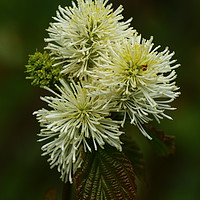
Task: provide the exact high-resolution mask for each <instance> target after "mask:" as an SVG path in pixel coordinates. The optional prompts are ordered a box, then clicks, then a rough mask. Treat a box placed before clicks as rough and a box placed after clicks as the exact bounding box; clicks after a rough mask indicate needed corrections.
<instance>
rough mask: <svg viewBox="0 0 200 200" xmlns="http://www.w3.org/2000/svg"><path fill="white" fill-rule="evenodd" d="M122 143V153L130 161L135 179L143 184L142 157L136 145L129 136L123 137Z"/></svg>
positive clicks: (143, 166)
mask: <svg viewBox="0 0 200 200" xmlns="http://www.w3.org/2000/svg"><path fill="white" fill-rule="evenodd" d="M121 141H122V142H123V152H124V154H125V155H126V156H127V157H128V159H129V160H130V161H131V163H132V165H133V168H134V172H135V174H136V176H137V178H138V179H139V180H140V181H142V182H144V181H145V165H144V156H143V154H142V152H141V150H140V148H139V146H138V145H137V143H136V142H135V141H134V140H133V139H132V138H131V137H129V136H127V135H123V136H122V137H121Z"/></svg>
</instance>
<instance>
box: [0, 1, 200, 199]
mask: <svg viewBox="0 0 200 200" xmlns="http://www.w3.org/2000/svg"><path fill="white" fill-rule="evenodd" d="M110 2H113V4H114V7H115V8H116V7H117V6H118V5H120V4H123V5H124V8H125V10H124V12H123V14H124V16H125V18H126V19H128V18H130V17H133V23H132V25H133V26H134V27H135V28H136V29H137V30H138V32H139V33H141V34H142V36H143V37H145V38H147V39H148V38H150V36H151V35H153V36H154V42H155V45H159V44H160V45H161V46H162V47H161V49H164V47H165V46H169V49H170V50H171V51H175V52H176V54H175V58H176V59H177V60H178V63H181V67H180V68H179V69H177V73H178V79H177V84H178V85H179V86H180V87H181V92H182V95H181V96H180V97H179V98H178V99H177V100H176V101H175V102H174V103H173V106H174V107H177V108H178V109H177V110H176V111H175V112H169V115H172V117H173V118H174V120H173V121H169V120H162V122H161V124H159V125H157V124H156V127H158V128H159V129H162V130H164V131H165V133H166V134H167V135H175V142H176V153H175V155H173V156H169V157H167V158H161V157H156V156H155V154H154V153H153V152H152V149H151V147H150V146H149V145H148V144H147V139H146V138H144V137H143V136H142V135H141V134H139V133H138V132H137V131H133V127H132V126H127V127H126V128H127V131H131V132H132V133H133V137H134V138H135V139H137V140H138V141H139V142H140V144H141V148H142V151H144V152H145V153H144V155H145V162H146V168H147V173H146V174H147V175H148V177H147V183H146V184H143V185H142V184H141V187H140V188H139V193H138V200H146V199H148V200H198V199H200V195H199V177H200V157H199V151H200V145H199V140H200V136H199V134H198V123H199V110H200V105H199V101H200V91H199V90H200V84H199V73H200V37H199V34H200V27H199V19H200V1H198V0H190V1H186V0H177V1H174V0H168V1H159V0H140V1H138V0H124V1H123V0H110ZM59 4H60V5H62V6H64V5H69V4H70V1H67V0H51V1H49V0H43V1H39V0H34V1H33V0H29V1H25V0H18V1H16V0H9V1H3V0H2V1H0V91H1V95H0V110H1V112H0V126H1V133H0V157H1V165H0V173H1V174H0V177H1V178H0V190H1V191H0V199H5V200H7V199H8V200H12V199H14V200H23V199H25V200H26V199H28V200H43V199H45V198H46V199H48V194H49V193H48V192H49V191H54V192H53V195H54V197H55V196H56V197H55V198H57V199H60V198H61V196H59V195H61V190H62V183H61V181H60V179H59V178H58V177H59V173H57V171H56V169H53V170H50V169H49V164H48V163H47V162H46V158H42V157H41V156H40V154H41V151H40V147H41V144H38V143H37V142H36V141H37V139H38V138H37V135H36V134H37V133H38V132H39V125H38V124H37V123H36V121H35V119H34V117H33V116H32V112H33V111H35V110H38V109H39V108H41V107H42V106H43V104H42V102H41V101H40V99H39V96H41V95H44V94H43V93H44V91H43V90H42V89H39V88H35V87H32V86H31V85H30V82H29V81H27V80H25V75H24V71H25V65H26V64H27V62H28V55H29V54H33V53H34V52H35V50H36V49H38V51H43V47H44V46H45V45H46V44H45V43H44V40H43V39H44V38H45V37H47V32H46V31H45V29H46V28H48V25H49V22H51V21H53V19H52V16H55V12H56V9H57V7H58V5H59ZM134 130H135V129H134ZM134 132H135V133H134ZM51 194H52V193H51ZM53 195H52V196H53Z"/></svg>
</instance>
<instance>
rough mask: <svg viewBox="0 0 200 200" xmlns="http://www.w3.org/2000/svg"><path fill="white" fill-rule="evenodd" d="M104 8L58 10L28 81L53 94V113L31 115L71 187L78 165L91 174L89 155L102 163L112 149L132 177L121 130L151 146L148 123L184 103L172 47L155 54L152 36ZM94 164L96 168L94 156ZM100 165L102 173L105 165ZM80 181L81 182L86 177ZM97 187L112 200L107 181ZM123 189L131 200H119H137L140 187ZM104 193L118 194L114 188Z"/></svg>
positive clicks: (81, 5) (82, 5)
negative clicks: (132, 131)
mask: <svg viewBox="0 0 200 200" xmlns="http://www.w3.org/2000/svg"><path fill="white" fill-rule="evenodd" d="M107 3H108V1H107V0H94V1H92V0H77V2H76V3H74V2H72V7H65V8H62V7H60V6H59V7H58V11H57V13H56V17H53V19H54V22H53V23H51V24H50V27H49V28H48V29H47V31H48V33H49V37H48V38H46V39H45V42H46V43H47V46H46V47H45V49H46V51H45V53H44V54H41V53H39V52H36V54H35V55H32V56H30V58H29V63H28V65H27V73H28V76H27V78H28V79H31V80H32V83H33V84H35V85H38V86H40V87H43V88H44V89H47V90H48V91H50V92H51V93H52V95H53V96H47V97H42V98H41V99H42V100H43V101H45V102H46V103H47V104H48V106H49V109H44V108H43V109H41V110H38V111H36V112H34V114H35V115H36V116H37V119H38V121H39V122H40V125H41V132H40V134H39V137H40V139H39V141H46V144H44V145H43V146H42V150H43V151H44V153H43V155H49V159H48V161H49V162H50V165H51V167H57V169H58V171H59V172H60V173H61V178H62V180H63V181H64V182H67V181H69V182H70V183H72V182H73V180H74V174H76V173H77V172H78V169H79V168H80V167H81V166H82V167H83V166H84V167H83V169H85V170H86V169H87V164H88V165H89V161H87V158H88V156H87V155H89V154H87V152H92V153H93V154H95V152H96V154H97V155H98V156H99V157H98V159H100V157H101V156H102V157H103V156H105V152H106V151H108V152H109V151H110V150H107V149H109V148H111V149H112V148H113V147H114V148H116V151H117V152H118V153H119V156H121V157H120V158H123V159H121V160H120V159H119V160H120V162H122V163H121V166H123V161H122V160H124V163H126V164H127V165H128V166H129V167H130V169H131V170H134V167H133V168H132V164H131V159H130V158H128V156H127V155H128V154H127V155H126V151H125V149H126V146H125V145H126V142H125V141H124V140H123V139H122V138H123V137H124V136H125V137H126V135H127V133H125V132H124V130H123V126H124V124H125V123H131V124H133V125H135V126H136V127H138V128H139V130H140V131H141V133H142V134H143V135H144V136H146V137H147V138H148V139H150V140H151V139H152V138H153V137H152V136H151V134H149V133H148V131H147V130H146V128H145V124H147V123H148V122H149V121H151V120H153V118H154V119H156V120H157V121H158V122H160V119H162V118H163V117H166V118H169V119H171V117H170V116H168V115H167V114H166V113H165V111H166V110H173V109H174V108H172V107H171V106H170V105H169V103H171V102H172V101H173V100H174V99H175V98H176V97H178V96H179V91H178V89H179V88H178V87H177V86H176V84H175V81H174V80H175V78H176V72H175V69H176V68H177V67H178V66H179V64H175V62H176V60H174V59H173V58H172V57H173V55H174V53H170V51H169V50H168V48H166V49H165V50H164V51H161V52H158V49H159V46H157V47H153V46H154V44H153V43H152V41H153V38H152V37H151V38H150V39H149V40H146V39H143V38H142V36H141V35H140V34H138V33H137V31H136V30H134V29H133V28H132V27H131V26H130V22H131V19H130V20H128V21H126V22H124V21H123V16H122V14H121V12H122V10H123V8H122V6H120V7H119V8H118V9H117V10H115V11H113V9H112V4H107ZM122 135H123V136H122ZM109 146H110V147H109ZM104 148H105V150H102V149H104ZM111 151H114V150H113V149H112V150H111ZM96 154H95V156H97V155H96ZM108 155H109V156H108V157H107V159H108V163H109V164H110V165H112V167H113V166H115V164H114V163H115V162H117V161H116V160H118V159H116V156H113V157H112V156H111V154H110V153H108ZM89 157H90V156H89ZM98 159H97V160H98ZM91 160H93V161H94V163H96V161H95V158H94V157H93V158H92V159H91ZM119 160H118V161H119ZM125 160H126V161H125ZM105 162H106V157H105ZM86 163H87V164H86ZM99 163H101V160H99ZM90 165H92V166H93V164H92V163H90ZM99 165H102V166H101V168H102V174H103V170H104V169H103V168H104V167H106V166H104V165H103V163H101V164H99ZM95 166H96V165H95ZM116 166H118V164H116ZM96 167H97V166H96ZM118 168H120V166H118ZM99 170H101V169H100V168H99ZM107 170H108V169H107ZM122 171H124V173H125V174H129V176H130V174H132V176H134V175H133V172H132V171H131V172H130V171H129V172H127V171H126V167H122V169H121V172H119V171H117V172H116V173H117V175H119V177H120V176H121V175H120V173H122ZM87 173H89V172H88V171H87ZM91 173H92V172H91ZM96 173H97V171H96ZM98 173H101V171H98ZM109 173H110V172H108V174H109ZM77 174H79V176H78V178H77V179H80V177H82V176H83V174H84V170H82V171H81V172H78V173H77ZM80 174H81V175H80ZM88 176H89V177H90V174H89V175H88ZM110 177H111V178H113V184H115V181H116V180H115V176H112V174H111V173H110ZM126 178H127V177H125V178H124V179H121V180H122V182H123V181H124V180H125V182H126V181H127V180H128V181H129V183H130V185H131V184H133V181H134V180H133V179H131V180H129V179H127V180H126ZM98 179H101V175H100V176H98ZM86 180H87V178H86V177H85V178H84V181H85V182H84V181H82V183H81V184H83V182H84V183H85V184H86V182H87V181H86ZM99 181H100V180H99ZM102 181H103V180H102V179H101V181H100V182H102ZM97 182H98V181H97ZM100 182H99V184H100ZM118 182H119V181H118ZM131 182H132V183H131ZM116 184H117V182H116ZM134 184H135V183H134ZM134 184H133V185H134ZM98 187H100V193H99V195H97V196H96V199H107V197H106V194H107V193H106V190H105V188H106V184H104V183H103V182H102V183H101V185H100V186H98ZM116 187H117V186H116ZM120 187H124V190H125V191H129V192H127V193H126V194H123V192H122V191H121V192H120V191H118V193H120V194H121V195H122V197H121V198H122V199H134V197H133V196H134V194H135V188H136V187H135V186H130V187H128V186H127V185H126V184H125V186H123V184H122V185H121V186H120ZM118 190H119V188H118ZM131 190H134V191H133V192H131ZM79 192H80V190H79ZM107 192H108V194H109V195H110V194H111V195H112V194H114V191H111V189H110V190H109V189H108V191H107ZM123 195H125V196H123ZM126 195H127V196H126ZM80 196H81V195H80V194H79V197H80ZM80 199H84V198H83V197H82V198H80ZM91 199H92V198H91ZM113 199H114V198H113ZM118 199H120V198H118Z"/></svg>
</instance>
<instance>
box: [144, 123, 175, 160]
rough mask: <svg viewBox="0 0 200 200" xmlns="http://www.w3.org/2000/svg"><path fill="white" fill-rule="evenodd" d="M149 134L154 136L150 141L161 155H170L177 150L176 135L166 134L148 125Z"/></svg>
mask: <svg viewBox="0 0 200 200" xmlns="http://www.w3.org/2000/svg"><path fill="white" fill-rule="evenodd" d="M147 129H148V130H149V131H148V134H149V135H150V136H151V137H152V140H151V141H150V143H151V145H152V146H153V148H154V149H155V151H156V152H157V153H158V155H160V156H168V155H170V154H174V152H175V142H174V136H168V135H165V133H164V131H162V130H158V129H156V128H154V127H152V126H148V127H147Z"/></svg>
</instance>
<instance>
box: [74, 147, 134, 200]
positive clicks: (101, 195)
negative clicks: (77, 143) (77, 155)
mask: <svg viewBox="0 0 200 200" xmlns="http://www.w3.org/2000/svg"><path fill="white" fill-rule="evenodd" d="M75 179H76V187H77V196H78V199H79V200H135V194H136V184H135V174H134V171H133V167H132V164H131V162H130V161H129V160H128V158H127V157H126V155H125V154H124V153H123V152H119V151H117V150H116V149H115V148H113V147H110V146H109V145H105V149H104V150H103V149H100V148H99V149H98V151H93V152H92V153H86V154H85V158H84V162H83V164H82V167H81V169H80V170H79V171H78V172H77V174H76V176H75Z"/></svg>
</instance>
